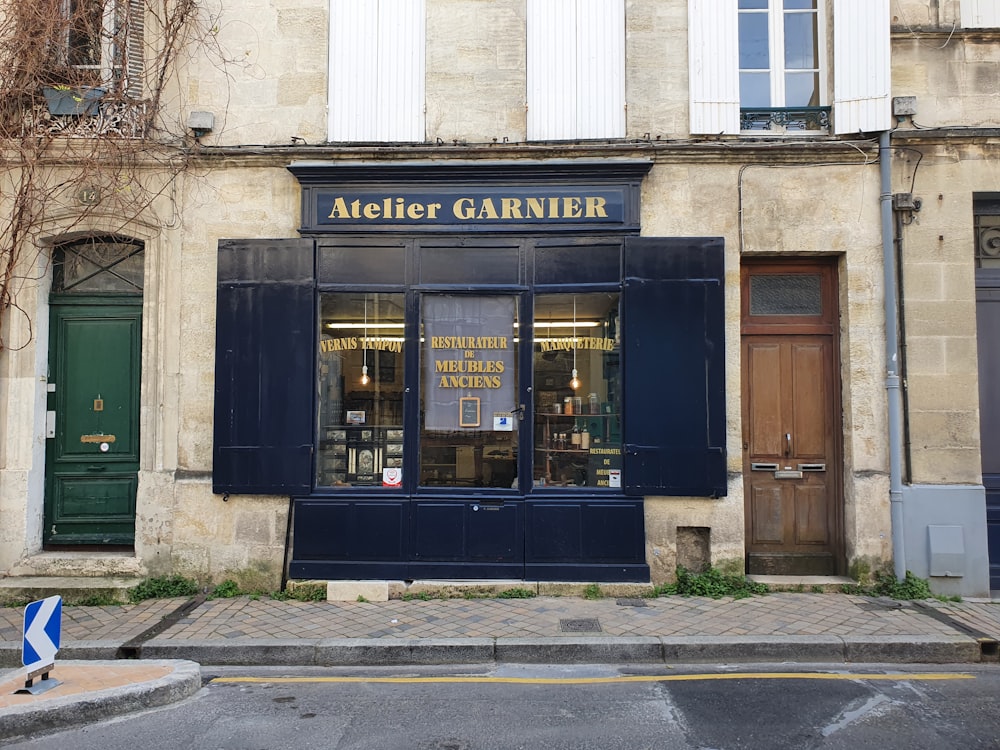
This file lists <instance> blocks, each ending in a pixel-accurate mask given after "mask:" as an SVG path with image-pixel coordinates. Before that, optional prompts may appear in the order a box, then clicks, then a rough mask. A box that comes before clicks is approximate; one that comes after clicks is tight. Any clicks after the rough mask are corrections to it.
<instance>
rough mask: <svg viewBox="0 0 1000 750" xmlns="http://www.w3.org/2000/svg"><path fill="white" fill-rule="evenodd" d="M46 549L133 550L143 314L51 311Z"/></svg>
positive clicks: (122, 309) (100, 308) (115, 308)
mask: <svg viewBox="0 0 1000 750" xmlns="http://www.w3.org/2000/svg"><path fill="white" fill-rule="evenodd" d="M51 309H52V313H51V315H52V327H51V338H50V360H49V361H50V376H49V406H48V408H49V410H50V411H52V412H54V415H55V434H54V436H52V437H50V439H49V440H48V444H47V450H46V498H45V532H44V541H45V542H46V543H47V544H131V543H132V542H133V541H134V536H135V495H136V485H137V476H138V469H139V362H140V358H139V347H140V335H141V329H142V307H141V305H139V304H136V303H134V302H132V301H129V302H128V303H126V304H113V305H83V304H59V303H58V302H54V303H53V305H52V308H51Z"/></svg>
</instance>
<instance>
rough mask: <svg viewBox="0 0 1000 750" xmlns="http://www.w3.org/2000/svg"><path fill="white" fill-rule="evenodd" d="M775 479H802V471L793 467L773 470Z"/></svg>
mask: <svg viewBox="0 0 1000 750" xmlns="http://www.w3.org/2000/svg"><path fill="white" fill-rule="evenodd" d="M774 478H775V479H802V472H801V471H797V470H795V469H782V470H781V471H776V472H774Z"/></svg>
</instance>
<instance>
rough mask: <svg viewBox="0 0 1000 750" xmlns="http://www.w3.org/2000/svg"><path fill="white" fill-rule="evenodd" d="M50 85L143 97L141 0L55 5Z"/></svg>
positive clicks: (70, 0)
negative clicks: (101, 90) (57, 14)
mask: <svg viewBox="0 0 1000 750" xmlns="http://www.w3.org/2000/svg"><path fill="white" fill-rule="evenodd" d="M58 7H59V18H60V21H59V28H58V30H57V31H56V36H57V37H58V40H59V41H58V44H57V45H56V49H57V50H58V51H57V54H56V59H55V60H54V63H55V67H54V69H53V74H52V78H53V80H52V81H51V83H52V84H56V85H59V84H63V85H68V86H96V87H100V88H102V89H104V90H105V91H108V92H113V93H115V94H118V95H120V96H124V95H127V96H131V97H139V96H141V93H142V92H141V74H142V27H143V13H144V9H145V4H144V3H143V2H142V0H58Z"/></svg>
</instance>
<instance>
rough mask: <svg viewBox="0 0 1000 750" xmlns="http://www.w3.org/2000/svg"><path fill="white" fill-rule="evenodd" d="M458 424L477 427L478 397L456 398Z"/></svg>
mask: <svg viewBox="0 0 1000 750" xmlns="http://www.w3.org/2000/svg"><path fill="white" fill-rule="evenodd" d="M458 426H459V427H479V398H478V397H476V396H466V397H465V398H460V399H459V400H458Z"/></svg>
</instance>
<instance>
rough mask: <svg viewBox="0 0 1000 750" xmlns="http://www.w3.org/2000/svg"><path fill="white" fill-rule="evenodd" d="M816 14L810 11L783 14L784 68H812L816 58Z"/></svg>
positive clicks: (817, 62)
mask: <svg viewBox="0 0 1000 750" xmlns="http://www.w3.org/2000/svg"><path fill="white" fill-rule="evenodd" d="M816 46H817V39H816V16H815V15H814V14H812V13H786V14H785V68H787V69H790V70H795V69H798V70H802V69H807V70H812V69H813V68H817V67H819V61H818V59H817V49H816Z"/></svg>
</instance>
